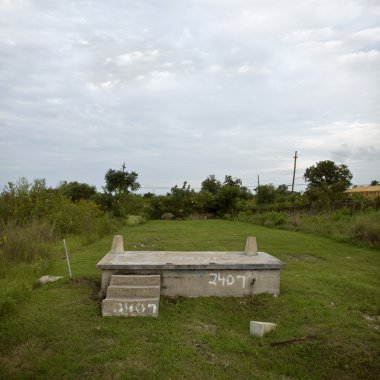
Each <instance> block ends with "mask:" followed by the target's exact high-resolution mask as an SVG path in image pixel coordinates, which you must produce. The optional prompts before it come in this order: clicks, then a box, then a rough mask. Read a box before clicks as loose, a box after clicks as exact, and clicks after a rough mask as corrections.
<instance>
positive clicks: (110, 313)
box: [102, 298, 160, 317]
mask: <svg viewBox="0 0 380 380" xmlns="http://www.w3.org/2000/svg"><path fill="white" fill-rule="evenodd" d="M159 305H160V299H159V298H141V299H139V298H106V299H104V300H103V302H102V314H103V317H158V308H159Z"/></svg>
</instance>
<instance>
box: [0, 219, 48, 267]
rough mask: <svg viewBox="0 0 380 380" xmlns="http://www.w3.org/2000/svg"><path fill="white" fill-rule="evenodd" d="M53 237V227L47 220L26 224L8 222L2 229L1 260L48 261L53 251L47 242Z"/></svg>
mask: <svg viewBox="0 0 380 380" xmlns="http://www.w3.org/2000/svg"><path fill="white" fill-rule="evenodd" d="M54 239H55V234H54V228H53V226H52V225H51V224H49V223H47V222H42V223H41V222H32V223H30V224H28V225H26V226H17V225H12V224H8V225H6V226H5V227H3V231H2V244H1V250H2V254H3V260H5V261H9V262H25V263H32V262H38V261H41V260H47V262H50V261H51V260H52V259H53V257H54V255H55V253H54V252H53V251H52V248H51V245H49V243H52V242H53V241H54Z"/></svg>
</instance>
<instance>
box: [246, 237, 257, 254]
mask: <svg viewBox="0 0 380 380" xmlns="http://www.w3.org/2000/svg"><path fill="white" fill-rule="evenodd" d="M245 254H246V255H249V256H256V255H257V241H256V237H255V236H249V237H247V241H246V243H245Z"/></svg>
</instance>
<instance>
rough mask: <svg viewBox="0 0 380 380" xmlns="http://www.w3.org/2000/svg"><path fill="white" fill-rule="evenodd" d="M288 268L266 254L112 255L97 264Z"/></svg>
mask: <svg viewBox="0 0 380 380" xmlns="http://www.w3.org/2000/svg"><path fill="white" fill-rule="evenodd" d="M284 266H285V265H284V264H283V263H282V262H281V261H280V260H278V259H276V258H275V257H273V256H271V255H268V254H267V253H265V252H258V253H257V255H252V256H251V255H246V254H245V253H244V252H240V251H239V252H220V251H202V252H187V251H125V252H123V253H111V252H109V253H108V254H107V255H106V256H104V257H103V258H102V259H101V260H100V261H99V262H98V264H97V267H98V268H99V269H102V270H107V269H112V270H115V269H130V270H135V269H136V270H141V269H158V270H159V269H161V270H162V269H180V270H182V269H191V270H193V269H282V268H283V267H284Z"/></svg>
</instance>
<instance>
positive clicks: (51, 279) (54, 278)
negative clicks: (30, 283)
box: [38, 275, 63, 285]
mask: <svg viewBox="0 0 380 380" xmlns="http://www.w3.org/2000/svg"><path fill="white" fill-rule="evenodd" d="M61 278H63V277H62V276H51V275H47V276H42V277H41V278H39V279H38V281H39V283H40V284H41V285H45V284H47V283H49V282H55V281H58V280H60V279H61Z"/></svg>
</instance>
